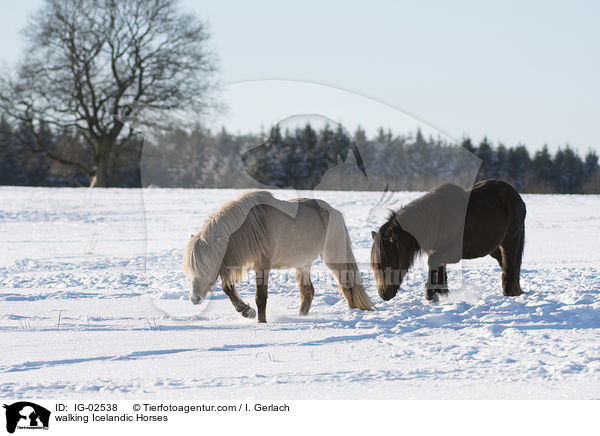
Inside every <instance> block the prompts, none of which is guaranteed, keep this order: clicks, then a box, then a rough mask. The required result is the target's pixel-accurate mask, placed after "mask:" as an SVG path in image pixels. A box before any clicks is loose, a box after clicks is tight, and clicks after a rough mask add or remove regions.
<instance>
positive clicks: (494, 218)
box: [463, 180, 526, 259]
mask: <svg viewBox="0 0 600 436" xmlns="http://www.w3.org/2000/svg"><path fill="white" fill-rule="evenodd" d="M525 215H526V208H525V203H524V202H523V199H522V198H521V196H520V195H519V193H518V192H517V190H516V189H515V188H514V187H513V186H512V185H510V184H509V183H507V182H504V181H502V180H483V181H481V182H478V183H477V184H475V185H474V186H473V188H471V190H470V196H469V204H468V207H467V215H466V217H465V231H464V239H463V258H465V259H469V258H475V257H481V256H485V255H487V254H489V253H490V252H492V251H493V250H495V249H496V248H497V247H498V246H499V245H501V244H502V242H503V241H504V240H505V238H506V237H511V236H513V235H515V234H517V233H519V232H520V231H523V226H524V221H525Z"/></svg>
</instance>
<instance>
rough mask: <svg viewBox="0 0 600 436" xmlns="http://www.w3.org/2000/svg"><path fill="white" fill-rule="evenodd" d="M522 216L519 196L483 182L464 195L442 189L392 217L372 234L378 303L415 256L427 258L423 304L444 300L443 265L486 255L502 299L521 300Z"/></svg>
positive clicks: (390, 292)
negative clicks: (496, 271)
mask: <svg viewBox="0 0 600 436" xmlns="http://www.w3.org/2000/svg"><path fill="white" fill-rule="evenodd" d="M525 215H526V209H525V203H524V202H523V200H522V198H521V196H520V195H519V193H518V192H517V191H516V190H515V188H513V187H512V186H511V185H510V184H508V183H506V182H503V181H500V180H484V181H481V182H479V183H477V184H475V186H473V188H471V189H470V190H468V191H465V190H464V189H463V188H461V187H459V186H457V185H453V184H445V185H442V186H440V187H438V188H436V189H434V190H432V191H430V192H429V193H427V194H425V195H424V196H422V197H420V198H418V199H416V200H414V201H412V202H410V203H409V204H407V205H406V206H404V207H403V208H401V209H399V210H396V211H392V212H391V213H390V215H389V217H388V219H387V222H386V223H385V224H383V225H382V226H381V228H380V229H379V231H377V232H372V235H373V246H372V248H371V267H372V269H373V271H374V273H375V280H376V282H377V288H378V291H379V295H380V297H381V298H382V299H384V300H390V299H392V298H393V297H394V296H395V295H396V293H397V292H398V289H399V288H400V285H401V284H402V279H403V278H404V275H405V274H406V273H407V272H408V270H409V269H410V267H411V266H412V264H413V261H414V259H415V257H416V255H417V254H418V253H424V254H427V256H428V262H427V263H428V266H429V273H428V280H427V285H426V294H425V297H426V299H427V300H430V301H434V302H435V301H438V300H439V295H447V294H448V284H447V281H448V279H447V274H446V265H447V264H449V263H457V262H459V261H460V260H461V259H473V258H477V257H483V256H487V255H488V254H489V255H490V256H492V257H493V258H494V259H496V260H497V261H498V263H499V264H500V267H501V268H502V291H503V294H504V295H507V296H517V295H521V294H522V293H523V291H522V290H521V286H520V284H519V275H520V271H521V260H522V256H523V246H524V243H525Z"/></svg>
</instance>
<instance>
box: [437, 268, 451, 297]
mask: <svg viewBox="0 0 600 436" xmlns="http://www.w3.org/2000/svg"><path fill="white" fill-rule="evenodd" d="M437 279H438V287H439V289H437V290H436V292H437V293H438V294H440V295H444V296H447V295H448V292H450V291H449V290H448V273H447V272H446V265H440V266H439V267H438V273H437Z"/></svg>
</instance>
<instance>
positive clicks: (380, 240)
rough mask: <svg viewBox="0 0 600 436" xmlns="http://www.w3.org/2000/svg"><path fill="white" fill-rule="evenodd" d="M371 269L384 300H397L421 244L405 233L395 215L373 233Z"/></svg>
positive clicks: (392, 214)
mask: <svg viewBox="0 0 600 436" xmlns="http://www.w3.org/2000/svg"><path fill="white" fill-rule="evenodd" d="M371 235H372V236H373V246H372V247H371V268H372V269H373V273H374V274H375V281H376V283H377V291H378V292H379V296H380V297H381V298H382V299H383V300H386V301H387V300H391V299H392V298H394V297H395V296H396V293H397V292H398V289H400V285H401V284H402V280H403V278H404V275H405V274H406V273H407V272H408V270H409V268H410V267H411V266H412V264H413V261H414V258H415V256H416V254H417V252H418V251H419V244H418V243H417V241H416V239H415V238H414V237H413V236H412V235H411V234H410V233H408V232H406V231H404V230H403V229H402V227H401V226H400V224H399V223H398V221H397V219H396V214H395V213H394V212H392V213H391V214H390V217H389V218H388V221H387V222H386V223H385V224H384V225H383V226H381V228H380V229H379V230H378V231H377V232H371Z"/></svg>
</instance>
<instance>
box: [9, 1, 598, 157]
mask: <svg viewBox="0 0 600 436" xmlns="http://www.w3.org/2000/svg"><path fill="white" fill-rule="evenodd" d="M0 2H1V4H2V14H1V15H0V59H2V60H3V61H6V62H9V63H10V62H14V61H15V60H16V59H17V58H18V54H19V52H20V50H21V49H22V46H21V44H20V35H19V33H18V30H19V28H21V27H22V26H23V24H24V23H25V18H26V16H27V13H28V12H29V11H31V10H33V9H35V8H36V7H39V5H41V4H42V1H41V0H21V1H19V2H18V3H15V2H8V1H6V0H0ZM182 6H183V7H184V8H186V9H188V10H193V11H195V12H197V14H198V15H199V16H200V17H202V18H204V19H206V20H207V21H208V22H209V25H210V30H211V33H212V39H211V42H210V44H211V46H212V48H213V49H214V50H215V52H216V53H217V55H218V57H219V64H220V68H221V74H220V81H221V83H223V84H224V85H229V84H234V83H236V84H237V85H235V86H233V85H232V86H233V88H235V89H241V88H243V86H240V84H239V82H245V81H248V80H264V79H279V80H288V81H302V82H309V83H315V84H320V85H328V86H333V87H335V88H337V89H341V90H346V91H349V92H351V93H354V94H358V95H359V96H362V97H368V98H369V99H373V100H375V101H378V102H381V103H383V104H385V105H389V106H392V107H394V108H396V109H397V110H399V111H401V112H403V113H404V114H408V115H409V116H408V117H405V118H406V119H413V118H414V119H417V120H419V121H421V122H423V123H425V124H427V125H430V126H432V127H433V128H434V131H439V132H441V133H443V134H446V135H448V136H450V137H452V138H457V139H459V138H460V137H461V136H463V134H468V135H470V136H471V137H473V138H474V139H476V140H479V139H481V138H482V137H483V136H484V135H487V136H488V137H489V138H490V139H491V140H492V141H494V142H496V141H498V140H501V141H503V142H504V143H505V144H507V145H514V144H516V143H519V142H524V143H526V144H527V145H528V147H529V148H530V149H532V150H535V149H539V148H540V147H541V146H542V145H543V144H544V143H548V145H549V146H550V147H551V148H553V149H554V148H556V147H558V146H563V145H565V144H566V143H569V144H571V145H572V146H573V147H575V148H576V149H578V150H580V151H583V152H585V151H587V150H588V149H590V148H592V149H596V150H600V140H598V135H597V132H596V125H597V123H598V122H597V120H598V118H599V117H598V116H599V115H600V82H599V80H598V77H600V26H598V25H597V23H598V20H599V19H600V3H596V2H592V1H590V2H566V1H565V2H522V1H503V2H443V1H420V2H402V1H394V2H392V1H389V2H388V1H369V2H349V1H345V2H324V1H312V0H304V1H302V2H281V1H262V0H256V1H253V2H234V1H219V2H216V1H212V2H200V1H193V0H183V1H182ZM278 83H281V82H278ZM249 86H256V85H249ZM233 88H232V87H231V86H229V87H228V86H226V87H225V90H226V92H224V93H223V98H224V99H225V102H226V103H227V104H228V105H229V106H230V108H231V110H230V113H229V117H228V118H222V119H219V120H214V122H215V124H216V123H223V124H225V125H227V126H228V127H229V128H231V129H232V130H242V131H247V130H259V129H260V128H261V126H263V127H268V126H269V125H270V124H271V123H273V122H276V121H277V119H276V116H275V115H274V114H273V113H272V112H268V111H267V110H266V109H265V110H263V108H262V106H261V104H256V105H253V110H247V106H249V102H248V101H247V100H244V99H247V98H248V97H247V95H248V93H244V92H242V93H236V92H233V91H231V90H232V89H233ZM292 88H297V87H292ZM322 89H323V88H322V87H314V86H312V87H305V88H303V89H301V90H300V91H299V92H300V94H298V93H296V94H294V92H293V91H290V93H289V94H285V95H286V98H285V101H283V100H282V97H281V95H282V91H281V89H280V87H279V88H278V87H270V86H269V84H268V82H264V83H263V88H262V91H261V92H263V93H264V99H265V101H270V102H271V103H270V104H271V105H274V104H277V101H278V99H279V101H280V102H281V106H282V107H285V109H281V115H282V116H284V115H285V116H287V115H292V114H293V113H292V112H294V110H295V109H294V107H295V102H296V99H299V100H303V101H304V103H306V100H309V101H311V100H314V101H315V102H319V101H320V100H322V98H324V97H322V95H321V94H322V91H320V90H322ZM311 93H314V94H311ZM253 95H255V94H253ZM244 107H245V108H246V109H239V110H238V108H244ZM315 107H316V109H315V110H319V108H321V107H323V105H319V104H316V105H315ZM327 108H328V111H329V112H328V114H327V115H328V116H329V117H331V118H333V119H335V120H336V121H340V122H342V123H345V124H347V127H349V128H350V129H352V128H353V125H354V124H355V123H357V122H359V121H358V120H360V123H361V124H362V125H363V126H365V127H366V128H367V129H369V130H371V129H374V128H375V126H377V125H379V124H384V123H386V122H387V123H390V122H392V121H391V118H389V117H386V116H383V115H382V112H379V111H378V110H377V109H376V108H373V107H369V108H368V109H365V111H364V113H362V112H361V111H360V107H358V109H357V107H353V108H352V113H348V105H347V104H346V103H345V102H344V99H340V103H339V104H337V105H336V101H335V99H333V100H332V99H331V98H330V99H329V100H328V103H327ZM306 110H307V109H306V104H304V106H302V107H300V108H298V109H297V111H298V112H300V113H303V112H306ZM309 110H310V108H309ZM414 125H417V122H416V121H415V124H414ZM410 126H411V125H410V123H406V124H402V125H386V126H385V127H390V128H391V129H392V130H402V129H406V128H410Z"/></svg>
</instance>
